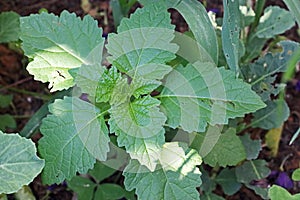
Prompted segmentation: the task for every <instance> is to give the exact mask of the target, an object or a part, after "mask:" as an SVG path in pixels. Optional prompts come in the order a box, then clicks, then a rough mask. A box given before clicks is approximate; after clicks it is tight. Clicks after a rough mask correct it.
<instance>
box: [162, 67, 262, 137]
mask: <svg viewBox="0 0 300 200" xmlns="http://www.w3.org/2000/svg"><path fill="white" fill-rule="evenodd" d="M159 98H160V99H161V103H162V106H161V107H162V109H163V111H164V113H165V114H166V116H167V117H168V121H167V123H168V125H170V126H171V127H173V128H176V127H178V126H179V125H180V126H181V127H182V128H183V129H184V130H185V131H188V132H192V131H197V132H204V131H205V128H206V126H207V124H210V125H215V124H227V123H228V119H230V118H235V117H242V116H244V114H246V113H250V112H254V111H256V110H258V109H260V108H263V107H264V106H265V104H264V103H263V102H262V101H261V100H260V98H259V96H257V95H256V94H255V93H254V92H253V91H252V90H251V88H250V85H248V84H246V83H244V82H243V81H242V80H240V79H237V78H235V73H233V72H232V71H229V70H225V69H224V68H217V67H215V65H214V64H212V63H201V62H196V63H194V64H193V65H191V64H188V65H187V66H186V67H183V66H178V67H176V68H175V69H174V70H173V71H172V72H171V73H169V74H168V75H167V77H166V80H165V84H164V89H163V90H162V92H161V94H160V95H159ZM191 119H193V120H191Z"/></svg>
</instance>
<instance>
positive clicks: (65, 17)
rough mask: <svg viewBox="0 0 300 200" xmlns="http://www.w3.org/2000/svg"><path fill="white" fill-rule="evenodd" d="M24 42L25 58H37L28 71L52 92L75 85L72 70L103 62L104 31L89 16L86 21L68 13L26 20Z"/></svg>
mask: <svg viewBox="0 0 300 200" xmlns="http://www.w3.org/2000/svg"><path fill="white" fill-rule="evenodd" d="M21 39H22V41H23V46H22V48H23V50H24V52H25V55H26V56H28V57H29V58H31V59H33V61H32V62H30V63H29V65H28V66H27V70H28V71H29V73H30V74H32V75H34V78H35V79H36V80H39V81H42V82H49V83H50V84H49V88H51V91H57V90H63V89H67V88H69V87H72V86H73V85H74V81H73V77H72V76H71V75H70V73H69V72H68V70H69V69H72V68H78V67H80V66H81V65H82V64H85V65H92V64H95V63H101V61H102V57H101V54H102V48H103V43H104V39H103V38H102V29H100V28H98V25H97V21H95V20H94V19H93V18H92V17H91V16H89V15H87V16H85V17H84V18H83V20H81V19H80V18H79V17H76V15H75V14H74V13H73V14H70V13H69V12H67V11H63V12H62V13H61V14H60V17H57V16H55V15H53V14H48V13H45V12H43V13H41V14H34V15H30V16H28V17H22V18H21Z"/></svg>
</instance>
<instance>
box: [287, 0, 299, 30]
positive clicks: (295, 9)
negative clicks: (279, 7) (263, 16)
mask: <svg viewBox="0 0 300 200" xmlns="http://www.w3.org/2000/svg"><path fill="white" fill-rule="evenodd" d="M283 2H284V3H285V4H286V5H287V7H288V9H289V10H290V12H291V13H292V14H293V15H294V17H295V18H296V21H297V23H298V26H299V25H300V2H299V1H294V0H283Z"/></svg>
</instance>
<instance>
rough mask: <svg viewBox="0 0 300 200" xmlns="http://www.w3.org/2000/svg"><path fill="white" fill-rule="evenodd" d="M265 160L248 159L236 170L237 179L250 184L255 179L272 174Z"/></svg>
mask: <svg viewBox="0 0 300 200" xmlns="http://www.w3.org/2000/svg"><path fill="white" fill-rule="evenodd" d="M266 166H267V162H266V161H265V160H254V161H251V160H250V161H246V162H244V163H243V164H242V165H240V166H238V167H237V168H236V170H235V173H236V177H237V180H238V181H239V182H241V183H245V184H250V183H251V181H253V180H261V179H263V178H265V177H267V176H268V175H269V174H270V169H269V168H268V167H266Z"/></svg>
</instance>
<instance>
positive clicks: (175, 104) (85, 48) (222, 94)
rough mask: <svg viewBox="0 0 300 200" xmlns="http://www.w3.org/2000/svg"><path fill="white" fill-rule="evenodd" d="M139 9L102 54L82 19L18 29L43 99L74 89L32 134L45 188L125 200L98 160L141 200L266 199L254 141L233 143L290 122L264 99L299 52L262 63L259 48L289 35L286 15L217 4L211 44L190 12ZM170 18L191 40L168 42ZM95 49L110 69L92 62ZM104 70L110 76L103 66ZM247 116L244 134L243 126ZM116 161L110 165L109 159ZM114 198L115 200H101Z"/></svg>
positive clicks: (191, 8) (171, 4)
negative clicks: (62, 186) (63, 186)
mask: <svg viewBox="0 0 300 200" xmlns="http://www.w3.org/2000/svg"><path fill="white" fill-rule="evenodd" d="M124 2H125V1H124ZM124 2H123V3H124ZM130 2H133V1H130ZM130 2H128V3H130ZM141 2H142V3H144V4H145V6H144V7H143V8H139V9H137V10H136V11H135V13H133V14H131V16H130V18H124V19H122V20H121V22H120V25H119V27H118V29H117V33H110V34H109V35H108V40H107V44H105V39H104V38H103V37H102V29H101V28H99V27H98V25H97V22H96V21H95V20H94V19H93V18H92V17H90V16H85V17H84V18H83V19H80V18H78V17H76V15H75V14H70V13H69V12H67V11H63V12H62V13H61V14H60V16H55V15H53V14H48V13H41V14H34V15H30V16H28V17H21V19H20V21H21V35H20V38H21V40H22V42H23V43H22V48H23V50H24V53H25V55H26V56H28V57H29V58H30V60H31V62H30V63H29V65H28V66H27V70H28V71H29V73H31V74H32V75H33V76H34V78H35V79H36V80H39V81H42V82H49V89H50V90H51V92H55V91H60V90H66V89H69V88H74V93H73V96H67V95H66V96H65V97H63V99H56V100H55V101H54V102H53V103H51V104H50V105H49V106H48V108H49V114H48V115H47V116H46V117H45V118H44V119H43V121H42V125H41V127H40V131H41V133H42V135H43V137H42V138H41V139H40V140H39V142H38V150H39V153H40V155H41V157H42V158H43V159H44V160H45V166H44V168H43V172H42V180H43V183H45V184H53V183H61V182H62V181H64V180H65V179H67V182H68V184H69V187H70V188H71V189H73V190H74V191H75V192H76V193H77V194H78V197H79V199H80V198H83V196H85V195H88V197H89V199H93V198H96V199H97V198H100V196H101V198H107V199H117V198H121V197H127V198H132V196H128V193H127V192H125V191H124V190H123V188H122V187H120V186H116V185H108V184H102V183H101V181H102V180H104V179H105V178H107V177H109V176H110V175H112V173H113V172H114V171H115V170H113V169H109V168H107V167H103V165H101V164H100V163H99V162H96V160H98V161H103V162H105V161H106V164H107V163H108V166H109V167H111V168H114V169H116V170H119V169H122V170H123V175H124V186H125V189H126V190H128V191H133V190H135V194H136V195H137V196H138V198H139V199H183V198H189V199H200V195H199V192H198V190H197V188H198V187H201V189H202V190H203V192H204V194H203V195H202V197H203V199H210V198H213V199H223V198H222V197H220V196H218V195H216V194H214V193H213V190H214V189H215V187H216V184H219V185H221V187H222V188H223V190H224V192H225V194H227V195H232V194H234V193H235V192H237V191H238V190H239V188H240V187H241V186H242V185H244V186H246V187H248V188H250V189H252V190H254V191H255V192H256V193H257V194H259V195H260V196H261V197H262V198H268V197H271V196H272V195H273V193H272V191H270V192H269V194H268V189H267V188H262V187H259V186H255V185H253V184H252V183H253V181H254V182H255V181H259V180H261V179H264V178H266V177H267V176H268V174H269V173H270V170H269V169H268V167H267V166H266V162H265V161H264V160H259V159H257V157H258V154H259V151H260V150H261V146H260V140H256V141H255V140H252V139H251V138H250V137H249V135H248V134H246V135H244V136H239V135H238V134H239V133H240V131H241V130H243V129H244V128H248V127H260V128H264V129H272V128H277V127H279V126H281V125H282V123H283V122H284V121H285V120H286V119H287V116H288V115H289V109H288V107H287V105H286V103H285V102H284V101H283V100H276V98H274V97H276V95H278V94H279V92H280V91H281V90H282V88H283V85H276V84H274V82H275V79H276V75H277V73H278V72H285V71H286V68H287V63H288V60H289V59H290V58H291V56H293V53H294V52H295V51H296V50H297V48H299V44H298V43H295V42H289V41H284V42H281V43H279V45H281V46H282V49H281V51H278V52H277V53H272V52H269V53H267V54H266V55H262V56H260V54H261V49H262V48H263V45H264V43H265V42H266V41H267V40H268V39H269V38H272V37H274V36H275V35H277V34H280V33H283V32H284V31H285V30H287V29H289V28H290V27H292V26H293V25H294V23H295V21H294V19H293V17H292V15H291V14H290V12H289V11H287V10H284V9H282V8H279V7H268V8H266V10H265V12H264V14H263V16H262V17H260V15H261V12H260V10H259V9H256V10H255V12H256V14H257V15H256V16H255V17H254V16H253V15H247V12H244V11H243V10H242V9H241V8H240V5H242V4H240V2H239V1H227V0H224V1H223V2H224V3H223V5H224V8H225V9H224V12H225V13H224V18H223V25H222V28H223V29H222V32H221V34H216V32H218V31H219V30H215V28H218V27H214V26H213V25H212V23H211V21H210V18H209V17H208V15H207V13H206V10H205V8H204V6H203V5H202V4H201V3H199V2H198V1H196V0H185V1H179V0H178V1H169V0H166V1H141ZM258 5H259V4H258ZM244 6H246V5H244ZM168 8H174V9H176V10H178V11H179V12H180V13H181V15H182V16H183V17H184V18H185V20H186V22H187V24H188V25H189V28H190V30H191V33H189V35H182V34H177V33H176V32H175V31H174V28H175V27H174V25H172V24H171V23H170V21H171V20H170V14H169V13H168V12H167V9H168ZM249 12H250V11H249ZM249 25H250V26H251V29H250V32H247V33H244V32H243V31H244V30H243V29H244V28H246V27H247V26H249ZM241 33H243V34H244V35H241ZM242 36H243V37H242ZM218 40H219V41H221V42H218ZM187 44H189V45H187ZM219 44H220V47H219ZM253 46H254V47H253ZM104 48H106V49H107V52H108V54H109V57H103V56H102V54H103V49H104ZM189 48H191V49H192V50H193V53H192V54H190V53H189V52H188V51H187V50H189ZM219 48H220V51H219ZM219 53H220V54H219ZM259 56H260V57H259ZM258 57H259V58H258ZM222 58H224V59H223V61H222V62H219V60H221V59H222ZM254 58H258V59H257V60H255V61H254V62H252V59H254ZM106 59H107V61H108V62H109V63H110V65H109V66H103V64H102V63H103V62H102V61H103V60H106ZM220 63H224V65H219V64H220ZM279 111H280V112H281V114H280V115H277V114H276V113H278V112H279ZM42 113H43V115H42V116H44V115H45V112H42ZM250 113H253V119H252V122H251V123H250V124H248V125H244V124H243V123H244V119H243V117H244V116H245V114H250ZM266 116H270V117H272V119H274V120H270V118H266ZM38 119H40V118H39V117H38ZM174 133H175V135H174ZM25 135H27V134H25ZM115 137H116V138H117V139H116V141H115V139H114V138H115ZM116 149H117V150H116ZM115 151H116V152H118V153H117V155H118V156H111V154H114V152H115ZM114 157H116V158H115V159H112V158H114ZM111 160H114V162H109V161H111ZM117 160H122V161H124V162H123V163H122V164H121V165H120V163H118V164H116V162H117ZM202 160H203V162H204V163H206V164H208V165H210V166H211V167H214V169H217V170H218V169H219V168H220V167H222V168H221V169H220V170H218V172H216V173H215V174H214V175H213V177H210V176H209V174H208V173H207V172H206V171H205V170H204V169H203V168H202V169H201V172H202V173H203V174H202V177H201V178H200V176H201V172H200V169H199V167H198V166H199V165H201V164H202ZM95 163H96V164H95ZM228 166H232V168H227V167H228ZM99 168H101V170H103V171H101V170H100V169H99ZM77 173H80V174H87V173H88V174H89V175H87V176H88V178H84V177H82V176H76V174H77ZM86 184H88V187H86V188H84V187H82V186H83V185H86ZM112 188H114V189H115V190H116V191H119V194H120V195H117V193H116V194H107V193H106V192H107V191H110V190H111V189H112ZM106 190H107V191H106ZM275 190H276V189H275ZM4 192H5V191H4ZM273 192H274V191H273ZM114 195H115V196H114ZM268 195H269V196H268ZM202 197H201V199H202ZM84 198H85V197H84Z"/></svg>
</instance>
